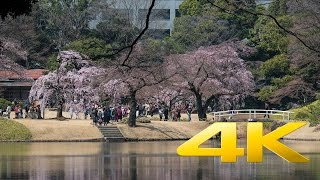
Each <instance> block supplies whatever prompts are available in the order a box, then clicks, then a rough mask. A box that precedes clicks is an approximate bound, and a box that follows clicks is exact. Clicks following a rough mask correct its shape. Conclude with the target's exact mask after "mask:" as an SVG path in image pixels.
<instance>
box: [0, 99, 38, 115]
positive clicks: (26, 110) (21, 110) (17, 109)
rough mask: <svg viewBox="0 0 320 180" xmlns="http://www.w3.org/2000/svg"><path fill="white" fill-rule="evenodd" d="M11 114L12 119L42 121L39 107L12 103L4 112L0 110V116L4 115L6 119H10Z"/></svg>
mask: <svg viewBox="0 0 320 180" xmlns="http://www.w3.org/2000/svg"><path fill="white" fill-rule="evenodd" d="M11 112H14V115H15V116H14V117H13V118H14V119H22V118H31V119H42V117H41V109H40V105H37V106H35V105H34V104H33V105H31V106H30V105H29V104H28V103H22V102H18V103H17V102H15V101H14V102H12V105H8V106H7V107H6V108H5V110H4V109H2V108H0V116H3V115H4V114H5V115H6V117H7V118H8V119H10V118H11Z"/></svg>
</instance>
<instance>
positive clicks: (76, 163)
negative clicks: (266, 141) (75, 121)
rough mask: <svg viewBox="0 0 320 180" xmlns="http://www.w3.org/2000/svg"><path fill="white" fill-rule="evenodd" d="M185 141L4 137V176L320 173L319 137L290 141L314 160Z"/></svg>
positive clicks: (0, 165)
mask: <svg viewBox="0 0 320 180" xmlns="http://www.w3.org/2000/svg"><path fill="white" fill-rule="evenodd" d="M180 144H181V142H138V143H137V142H131V143H0V147H1V149H0V179H36V180H43V179H75V180H91V179H93V180H95V179H97V180H98V179H131V180H136V179H139V180H140V179H146V180H149V179H153V180H157V179H159V180H160V179H161V180H162V179H183V180H188V179H203V180H205V179H270V178H272V179H320V174H319V173H318V167H319V166H320V153H319V152H320V146H319V145H320V142H296V141H288V142H286V144H288V145H289V146H290V147H292V148H293V149H295V150H297V151H298V152H304V153H307V154H305V156H307V157H308V158H310V160H311V161H310V163H302V164H298V163H288V162H286V161H284V160H282V159H281V158H279V157H278V156H276V155H274V154H272V153H270V152H268V153H267V154H265V156H264V162H263V163H247V162H246V158H245V157H241V158H239V159H238V162H237V163H221V162H220V158H212V157H210V158H208V157H179V156H177V155H176V153H175V151H176V148H177V146H179V145H180ZM240 144H241V145H240V146H242V147H244V146H245V143H243V142H240ZM216 145H217V144H216V142H210V143H209V146H216Z"/></svg>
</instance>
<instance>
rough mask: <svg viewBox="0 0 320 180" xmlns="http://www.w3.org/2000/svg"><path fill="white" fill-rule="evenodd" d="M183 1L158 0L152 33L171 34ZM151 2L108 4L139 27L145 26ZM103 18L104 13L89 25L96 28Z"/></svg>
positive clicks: (114, 1)
mask: <svg viewBox="0 0 320 180" xmlns="http://www.w3.org/2000/svg"><path fill="white" fill-rule="evenodd" d="M182 2H183V1H182V0H156V3H155V6H154V8H153V10H152V14H151V17H150V23H149V29H150V31H152V32H151V33H152V34H167V35H169V34H170V32H171V31H172V29H173V22H174V18H175V17H177V16H180V13H179V11H178V9H179V5H180V4H181V3H182ZM150 3H151V1H150V0H129V1H128V0H107V4H109V5H110V7H111V8H114V9H116V10H117V12H122V13H124V14H126V15H128V16H129V18H130V19H131V21H132V22H133V24H134V25H135V26H136V27H138V28H143V27H144V26H145V20H146V15H147V12H148V8H149V7H150ZM101 20H103V17H102V15H100V16H98V17H97V19H96V20H94V21H91V22H90V25H89V26H90V27H91V28H94V27H95V26H96V25H97V24H98V23H99V22H100V21H101Z"/></svg>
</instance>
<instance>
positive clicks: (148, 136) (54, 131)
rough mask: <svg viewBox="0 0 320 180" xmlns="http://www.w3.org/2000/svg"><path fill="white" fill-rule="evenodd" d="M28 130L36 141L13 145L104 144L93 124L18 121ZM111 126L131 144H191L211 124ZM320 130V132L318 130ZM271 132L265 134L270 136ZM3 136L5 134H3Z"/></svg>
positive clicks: (240, 129)
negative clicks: (31, 143) (185, 142)
mask: <svg viewBox="0 0 320 180" xmlns="http://www.w3.org/2000/svg"><path fill="white" fill-rule="evenodd" d="M14 122H19V123H21V124H23V125H24V126H25V127H27V128H28V129H29V130H30V132H31V134H32V138H31V139H28V140H9V141H10V142H93V141H103V140H104V138H103V135H102V134H101V132H100V131H99V129H98V128H97V127H96V126H93V125H92V123H91V121H90V120H67V121H58V120H31V119H22V120H14ZM108 126H113V127H118V129H119V130H120V131H121V133H122V134H123V136H124V138H125V140H127V141H171V140H188V139H190V138H192V137H193V136H194V135H196V134H198V133H199V132H201V131H202V130H204V129H205V128H207V127H208V126H210V124H209V123H208V122H205V121H191V122H172V121H152V122H151V123H137V127H135V128H130V127H128V125H127V124H122V123H113V124H108ZM246 126H247V123H246V122H239V123H237V136H238V138H246V136H247V127H246ZM318 129H320V128H318ZM315 131H316V127H309V125H306V126H304V127H302V128H301V129H298V130H296V131H294V132H292V133H291V134H289V135H287V136H285V137H283V139H285V140H304V141H320V131H316V132H315ZM268 132H270V131H268V130H267V129H265V130H264V133H265V134H266V133H268ZM0 134H1V132H0Z"/></svg>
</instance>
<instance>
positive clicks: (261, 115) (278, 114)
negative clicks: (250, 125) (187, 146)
mask: <svg viewBox="0 0 320 180" xmlns="http://www.w3.org/2000/svg"><path fill="white" fill-rule="evenodd" d="M292 113H293V112H290V111H280V110H265V109H241V110H228V111H218V112H212V113H211V114H213V117H214V120H218V121H221V120H223V119H226V120H227V121H240V120H246V121H249V122H250V121H274V120H283V121H289V120H290V114H292ZM266 117H268V118H266Z"/></svg>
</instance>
